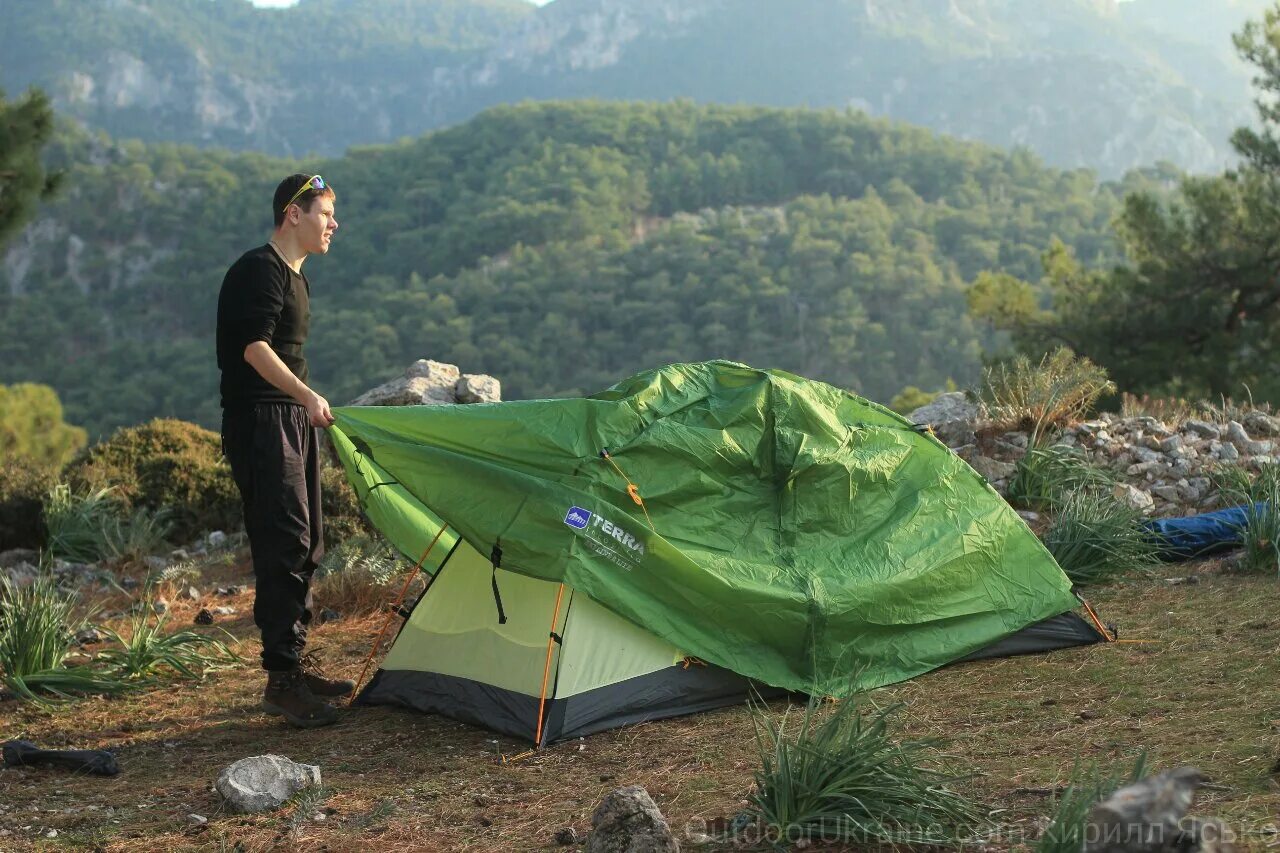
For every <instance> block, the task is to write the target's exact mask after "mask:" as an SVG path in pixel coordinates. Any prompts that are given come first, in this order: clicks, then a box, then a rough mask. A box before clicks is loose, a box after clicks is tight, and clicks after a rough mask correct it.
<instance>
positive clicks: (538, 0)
mask: <svg viewBox="0 0 1280 853" xmlns="http://www.w3.org/2000/svg"><path fill="white" fill-rule="evenodd" d="M250 2H252V3H253V5H255V6H271V7H275V8H279V7H281V6H292V5H294V4H295V3H297V2H298V0H250ZM533 2H534V3H535V4H537V5H539V6H545V5H547V4H548V3H550V2H551V0H533Z"/></svg>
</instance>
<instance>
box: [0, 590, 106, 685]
mask: <svg viewBox="0 0 1280 853" xmlns="http://www.w3.org/2000/svg"><path fill="white" fill-rule="evenodd" d="M78 604H79V600H78V596H77V595H76V594H75V593H74V592H69V593H63V592H62V591H61V590H59V589H58V585H57V582H56V581H55V580H54V579H53V578H52V576H50V575H41V576H40V577H38V578H36V580H35V581H33V582H32V583H30V584H28V585H26V586H18V585H17V584H14V583H13V582H12V581H11V580H10V579H9V578H8V577H7V576H4V575H0V682H3V684H4V686H5V688H6V689H8V690H9V691H10V692H11V693H14V694H15V695H17V696H20V697H22V698H24V699H29V700H32V701H35V702H37V703H43V700H42V699H40V697H39V696H38V695H37V692H36V691H47V692H49V693H53V694H55V695H58V696H64V697H65V696H68V695H70V694H73V693H116V692H119V691H120V690H123V689H124V687H125V685H124V684H123V683H122V682H120V680H119V679H117V678H114V677H113V676H111V675H109V674H104V673H101V672H98V671H96V670H94V669H90V668H89V667H84V666H77V667H68V666H66V660H67V657H68V656H69V655H70V654H71V652H72V646H73V645H74V643H75V635H76V631H78V630H80V629H81V628H82V627H84V624H85V623H84V618H83V617H78V616H77V615H76V609H77V606H78Z"/></svg>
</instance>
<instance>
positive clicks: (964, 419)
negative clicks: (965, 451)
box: [907, 391, 981, 447]
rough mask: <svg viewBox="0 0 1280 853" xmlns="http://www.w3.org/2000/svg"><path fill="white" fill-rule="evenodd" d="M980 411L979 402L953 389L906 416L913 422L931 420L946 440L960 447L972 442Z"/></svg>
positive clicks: (927, 421) (928, 422) (931, 424)
mask: <svg viewBox="0 0 1280 853" xmlns="http://www.w3.org/2000/svg"><path fill="white" fill-rule="evenodd" d="M980 415H981V409H980V408H979V406H978V404H977V403H974V402H971V401H970V400H969V398H968V397H967V396H965V393H964V392H963V391H950V392H947V393H946V394H939V395H938V396H937V397H935V398H934V399H933V402H931V403H928V404H926V405H924V406H921V407H920V408H918V409H916V410H915V411H913V412H912V413H911V414H909V415H907V419H908V420H910V421H911V422H912V423H917V424H928V425H929V426H931V427H933V432H934V435H936V436H938V439H939V440H940V441H942V442H943V443H944V444H946V445H947V446H949V447H959V446H960V445H963V444H971V443H972V442H973V440H974V427H976V426H977V423H978V418H979V416H980Z"/></svg>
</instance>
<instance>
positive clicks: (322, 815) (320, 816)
mask: <svg viewBox="0 0 1280 853" xmlns="http://www.w3.org/2000/svg"><path fill="white" fill-rule="evenodd" d="M328 818H329V816H328V815H327V814H325V813H324V812H316V813H315V816H314V817H312V818H311V819H312V820H314V821H317V822H318V821H322V820H328Z"/></svg>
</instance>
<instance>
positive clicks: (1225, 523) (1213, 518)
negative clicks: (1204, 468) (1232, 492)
mask: <svg viewBox="0 0 1280 853" xmlns="http://www.w3.org/2000/svg"><path fill="white" fill-rule="evenodd" d="M1266 506H1267V505H1266V504H1264V503H1258V504H1253V505H1245V506H1233V507H1229V508H1227V509H1220V510H1218V511H1216V512H1206V513H1204V514H1203V515H1192V516H1188V517H1186V518H1161V519H1156V520H1153V521H1148V522H1145V524H1144V526H1145V527H1146V528H1147V530H1148V531H1150V533H1151V538H1152V541H1153V542H1154V543H1155V544H1156V545H1157V546H1158V547H1159V548H1160V556H1161V557H1163V558H1164V559H1165V560H1167V561H1169V562H1174V561H1177V560H1191V559H1194V558H1196V557H1205V556H1208V555H1210V554H1214V553H1217V552H1219V551H1226V550H1228V549H1230V548H1236V547H1239V546H1240V544H1241V541H1242V537H1243V533H1244V530H1245V528H1247V527H1248V526H1249V519H1250V517H1253V516H1256V515H1257V514H1258V513H1259V512H1262V511H1265V509H1266Z"/></svg>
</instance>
